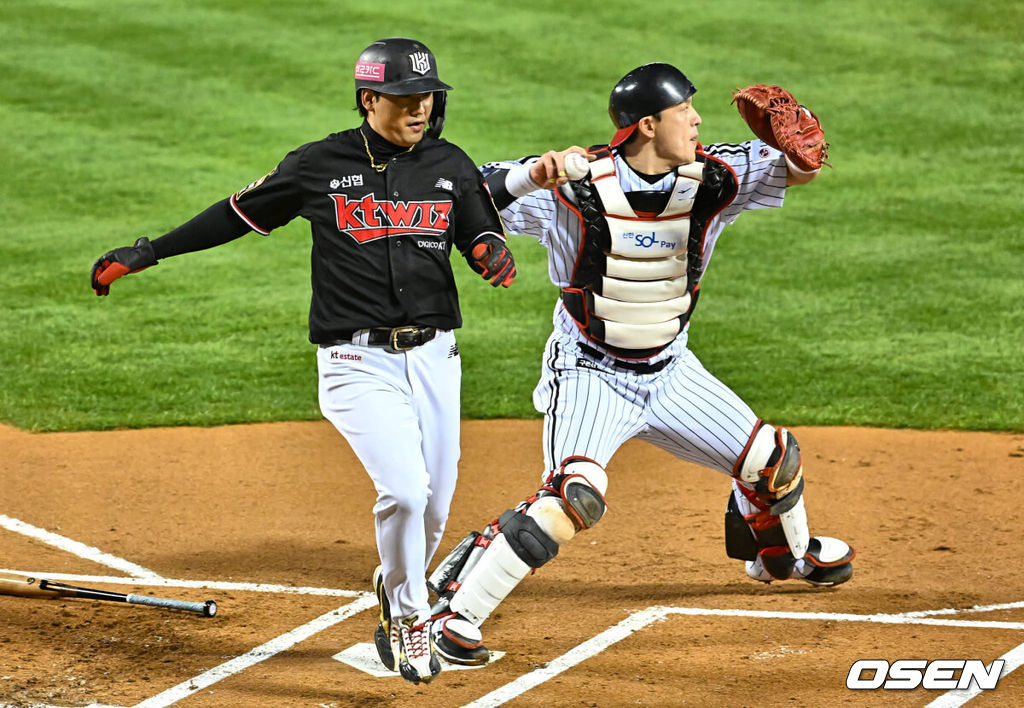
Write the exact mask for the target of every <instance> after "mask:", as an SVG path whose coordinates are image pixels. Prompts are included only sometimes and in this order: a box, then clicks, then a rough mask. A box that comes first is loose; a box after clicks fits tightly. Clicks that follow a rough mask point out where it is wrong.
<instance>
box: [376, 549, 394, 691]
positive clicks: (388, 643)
mask: <svg viewBox="0 0 1024 708" xmlns="http://www.w3.org/2000/svg"><path fill="white" fill-rule="evenodd" d="M373 591H374V593H376V595H377V604H378V605H379V606H380V613H379V621H378V622H377V629H376V630H375V631H374V633H373V643H374V645H376V647H377V656H379V657H380V663H382V664H384V666H385V667H386V668H387V669H388V670H389V671H397V670H398V668H397V667H396V666H395V655H396V654H397V653H398V652H397V651H396V648H397V646H398V627H397V626H393V623H392V622H391V603H390V602H388V594H387V593H386V592H385V591H384V568H383V567H382V566H379V565H378V566H377V567H376V568H374V570H373Z"/></svg>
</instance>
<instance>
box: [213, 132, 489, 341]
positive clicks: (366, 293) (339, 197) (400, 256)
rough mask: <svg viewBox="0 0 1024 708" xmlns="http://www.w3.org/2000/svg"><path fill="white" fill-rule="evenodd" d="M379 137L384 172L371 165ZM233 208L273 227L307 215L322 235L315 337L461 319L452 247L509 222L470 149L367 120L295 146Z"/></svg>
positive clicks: (316, 255)
mask: <svg viewBox="0 0 1024 708" xmlns="http://www.w3.org/2000/svg"><path fill="white" fill-rule="evenodd" d="M361 131H362V132H363V134H365V135H367V136H369V140H370V142H369V149H370V151H371V152H373V157H374V161H375V162H377V163H378V164H383V163H385V162H386V164H387V166H388V167H387V169H386V170H385V171H384V172H378V171H376V170H375V169H373V167H371V165H370V159H369V156H368V155H367V145H366V144H365V143H364V141H363V135H361V134H360V133H361ZM230 203H231V207H232V208H233V209H234V210H235V212H236V213H237V214H238V216H240V217H241V218H242V219H243V220H244V221H245V222H246V223H247V224H248V225H249V227H250V228H252V229H253V230H255V231H258V232H259V233H262V234H267V233H269V232H270V231H272V230H273V229H275V228H277V227H279V226H283V225H284V224H287V223H288V222H289V221H291V220H292V219H293V218H295V217H296V216H302V217H304V218H305V219H307V220H308V221H309V222H310V224H311V230H312V235H313V248H312V254H311V260H312V286H313V297H312V302H311V303H310V308H309V338H310V341H312V342H314V343H325V342H330V341H332V340H335V339H338V338H340V337H342V336H345V334H346V333H350V332H351V331H352V330H356V329H363V328H367V327H397V326H401V325H410V324H411V325H422V326H433V327H438V328H441V329H455V328H456V327H459V326H461V325H462V317H461V314H460V312H459V301H458V294H457V292H456V288H455V278H454V275H453V274H452V270H451V262H450V260H449V255H450V253H451V248H452V245H453V244H454V246H455V247H456V248H457V249H458V250H459V251H460V252H461V253H465V252H467V251H468V250H469V247H470V245H471V244H472V242H473V241H474V240H475V239H476V238H477V237H478V236H480V235H481V234H484V233H493V234H497V235H499V236H501V237H503V236H502V227H501V221H500V219H499V217H498V214H497V211H496V210H495V208H494V204H493V203H492V202H491V199H490V196H489V194H488V192H487V189H486V187H485V186H484V182H483V178H482V177H481V175H480V173H479V172H478V171H477V169H476V167H475V165H474V164H473V162H472V161H471V160H470V159H469V157H468V156H467V155H466V154H465V153H464V152H463V151H462V150H461V149H460V148H458V147H457V146H455V145H453V144H451V143H449V142H448V141H446V140H443V139H435V138H431V137H429V136H424V138H423V139H422V140H421V141H420V142H419V143H418V144H417V145H416V146H414V147H413V149H412V150H408V151H407V150H404V149H401V148H398V147H396V146H394V145H391V144H390V143H387V142H386V141H384V140H383V139H382V138H381V137H380V136H378V135H377V134H376V133H374V132H373V131H372V130H371V129H370V128H369V126H368V125H367V124H365V123H364V124H363V126H362V127H361V128H355V129H352V130H346V131H343V132H340V133H333V134H331V135H329V136H328V137H326V138H324V139H323V140H319V141H317V142H312V143H308V144H306V145H303V146H302V147H300V148H298V149H296V150H293V151H292V152H290V153H289V154H288V155H287V156H286V157H285V158H284V160H282V161H281V163H280V164H279V165H278V166H277V167H276V168H274V170H273V171H272V172H270V173H269V174H267V175H266V176H264V177H262V178H260V179H258V180H256V181H255V182H253V183H252V184H250V185H248V186H247V187H245V188H243V189H242V190H240V191H239V192H237V193H236V194H235V195H234V196H232V197H231V200H230Z"/></svg>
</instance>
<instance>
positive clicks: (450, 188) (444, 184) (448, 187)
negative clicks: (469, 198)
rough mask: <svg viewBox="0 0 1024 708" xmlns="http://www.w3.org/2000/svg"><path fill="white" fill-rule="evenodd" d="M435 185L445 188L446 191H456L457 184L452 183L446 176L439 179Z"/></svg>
mask: <svg viewBox="0 0 1024 708" xmlns="http://www.w3.org/2000/svg"><path fill="white" fill-rule="evenodd" d="M434 187H435V188H436V189H443V190H444V191H446V192H454V191H455V185H454V184H452V181H451V180H450V179H445V178H444V177H442V178H441V179H439V180H437V182H436V183H435V184H434Z"/></svg>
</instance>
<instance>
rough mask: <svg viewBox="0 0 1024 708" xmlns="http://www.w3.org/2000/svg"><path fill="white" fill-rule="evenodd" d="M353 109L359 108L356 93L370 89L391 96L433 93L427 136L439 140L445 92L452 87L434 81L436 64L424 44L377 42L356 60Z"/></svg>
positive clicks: (402, 39)
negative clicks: (354, 103) (432, 105)
mask: <svg viewBox="0 0 1024 708" xmlns="http://www.w3.org/2000/svg"><path fill="white" fill-rule="evenodd" d="M355 78H356V106H360V105H362V104H361V102H360V100H359V91H360V90H362V89H370V90H371V91H376V92H378V93H386V94H389V95H391V96H411V95H412V94H414V93H427V92H428V91H429V92H432V93H433V94H434V108H433V110H432V111H431V112H430V118H429V119H428V122H429V123H430V127H429V128H428V129H427V135H429V136H431V137H434V138H436V137H438V136H440V135H441V130H442V129H443V128H444V112H445V108H446V104H447V95H448V94H447V93H446V92H447V91H451V90H452V87H451V86H449V85H448V84H446V83H444V82H443V81H441V80H440V79H438V78H437V61H435V59H434V54H433V52H431V51H430V50H429V49H427V47H426V45H424V44H423V43H421V42H417V41H416V40H415V39H408V38H406V37H388V38H387V39H378V40H377V41H376V42H374V43H373V44H371V45H370V46H369V47H367V48H366V49H364V50H363V52H362V54H360V55H359V58H358V59H356V69H355Z"/></svg>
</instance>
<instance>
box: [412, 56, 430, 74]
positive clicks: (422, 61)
mask: <svg viewBox="0 0 1024 708" xmlns="http://www.w3.org/2000/svg"><path fill="white" fill-rule="evenodd" d="M409 62H410V63H411V64H412V70H413V71H415V72H416V73H417V74H424V75H425V74H426V73H427V72H428V71H430V54H428V53H427V52H416V53H415V54H410V55H409Z"/></svg>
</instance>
